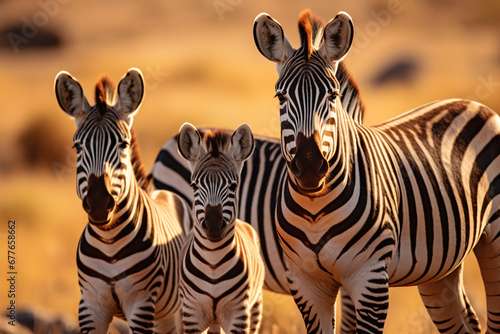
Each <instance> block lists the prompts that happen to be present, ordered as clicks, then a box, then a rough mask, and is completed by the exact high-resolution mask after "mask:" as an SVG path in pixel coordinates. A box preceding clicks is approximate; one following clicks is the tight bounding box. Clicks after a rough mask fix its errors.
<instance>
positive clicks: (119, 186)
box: [74, 108, 133, 215]
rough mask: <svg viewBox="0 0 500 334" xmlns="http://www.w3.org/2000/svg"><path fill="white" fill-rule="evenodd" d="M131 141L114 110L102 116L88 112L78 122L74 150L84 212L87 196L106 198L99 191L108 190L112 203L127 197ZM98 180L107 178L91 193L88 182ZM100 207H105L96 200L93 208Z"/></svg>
mask: <svg viewBox="0 0 500 334" xmlns="http://www.w3.org/2000/svg"><path fill="white" fill-rule="evenodd" d="M130 140H131V133H130V130H129V127H128V125H127V123H126V122H125V121H124V120H123V119H121V117H120V116H119V115H118V113H116V112H115V111H114V109H113V108H108V110H107V112H106V113H105V114H104V115H100V113H99V112H98V111H95V112H92V110H91V112H90V113H89V114H88V115H87V117H85V118H84V119H82V121H81V122H80V124H79V127H78V130H77V131H76V133H75V135H74V143H75V145H74V147H75V149H76V151H77V164H76V166H77V194H78V197H80V199H82V201H84V208H85V209H86V211H87V209H88V208H86V207H85V206H86V205H87V204H88V201H89V200H91V199H89V198H88V197H89V196H105V194H102V192H104V191H107V192H108V194H109V196H111V197H112V198H113V201H114V202H116V203H118V202H119V201H120V200H121V199H123V198H124V197H125V196H126V195H127V193H128V190H127V189H128V188H129V185H130V179H129V178H130V176H131V175H132V174H133V172H132V166H131V164H130V152H129V144H130ZM99 178H107V179H108V180H107V181H106V187H102V186H99V188H100V191H99V192H95V191H90V190H91V189H89V188H90V187H91V184H90V180H91V179H99ZM99 182H101V181H98V183H96V184H100V183H99ZM99 203H100V204H99ZM99 205H100V206H106V205H108V204H107V203H105V202H103V201H100V200H96V203H94V208H95V206H99ZM101 209H102V208H101ZM87 212H88V211H87ZM89 215H90V213H89Z"/></svg>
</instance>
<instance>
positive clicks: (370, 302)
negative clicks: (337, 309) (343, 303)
mask: <svg viewBox="0 0 500 334" xmlns="http://www.w3.org/2000/svg"><path fill="white" fill-rule="evenodd" d="M372 268H373V267H372ZM350 277H351V278H350V279H347V280H346V282H345V285H344V287H345V289H346V291H347V292H348V293H349V296H350V297H351V299H352V301H353V302H354V308H355V313H356V333H374V334H382V331H383V330H384V325H385V319H386V318H387V309H388V308H389V275H388V274H387V271H386V269H385V264H382V265H379V266H375V267H374V268H373V269H371V270H370V269H368V270H366V269H363V270H362V271H358V272H355V273H353V274H352V275H351V276H350Z"/></svg>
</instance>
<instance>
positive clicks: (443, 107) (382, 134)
mask: <svg viewBox="0 0 500 334" xmlns="http://www.w3.org/2000/svg"><path fill="white" fill-rule="evenodd" d="M353 30H354V29H353V24H352V21H351V18H350V17H349V16H348V15H347V14H345V13H339V14H338V15H337V16H336V17H335V18H334V19H332V20H331V21H330V22H329V23H328V24H327V25H326V26H323V25H322V24H321V23H320V20H319V19H317V18H315V17H313V16H312V15H311V14H310V12H308V11H305V12H303V13H302V14H301V15H300V18H299V32H300V37H301V47H300V48H299V49H294V48H293V47H292V46H291V44H290V43H289V41H288V40H287V39H286V37H285V35H284V33H283V29H282V28H281V26H280V25H279V23H278V22H277V21H275V20H274V19H272V18H271V17H270V16H269V15H267V14H261V15H259V16H258V17H257V18H256V20H255V24H254V30H253V31H254V38H255V41H256V44H257V47H258V49H259V51H260V52H261V53H262V54H263V55H264V56H265V57H266V58H267V59H269V60H271V61H273V62H275V63H276V64H277V70H278V74H279V79H278V81H277V83H276V94H277V95H278V97H279V99H280V115H281V148H282V151H283V156H284V157H285V159H286V162H287V169H288V173H287V175H286V180H285V182H283V183H282V184H281V187H280V189H279V191H278V205H277V209H276V217H277V230H278V235H279V238H280V243H281V245H282V247H283V251H284V253H285V257H286V259H287V262H288V265H289V271H288V274H287V277H288V281H289V284H290V289H291V292H292V295H293V296H294V299H295V301H296V303H297V306H298V308H299V310H300V311H301V312H302V315H303V318H304V322H305V325H306V328H307V331H308V332H309V333H332V331H333V330H334V327H335V324H334V314H333V312H332V310H334V305H335V296H336V295H337V291H338V289H339V287H340V286H343V287H344V288H345V289H346V290H347V292H348V293H349V295H350V297H351V299H352V300H353V301H354V304H355V315H356V331H357V333H382V331H383V327H384V322H385V319H386V315H387V309H388V296H389V295H388V287H389V286H409V285H418V288H419V291H420V294H421V297H422V299H423V301H424V304H425V305H426V307H427V310H428V312H429V315H430V316H431V318H432V320H433V321H434V323H435V324H436V326H437V327H438V329H439V331H440V332H448V333H479V331H480V329H479V322H478V318H477V316H476V315H475V313H474V311H473V310H472V307H471V305H470V302H469V300H468V298H467V296H466V294H465V290H464V287H463V282H462V269H463V261H464V258H465V257H466V256H467V255H468V254H469V253H470V252H471V251H472V250H474V252H475V254H476V257H477V259H478V263H479V266H480V268H481V274H482V277H483V282H484V284H485V288H486V298H487V304H488V323H487V326H488V332H491V333H498V332H500V281H499V277H500V118H499V117H498V115H496V114H495V113H494V112H493V111H492V110H490V109H488V108H487V107H485V106H483V105H481V104H479V103H475V102H471V101H464V100H445V101H438V102H434V103H431V104H428V105H426V106H423V107H420V108H417V109H415V110H413V111H411V112H409V113H406V114H404V115H402V116H400V117H397V118H396V119H394V120H392V121H389V122H386V123H384V124H382V125H379V126H376V127H371V128H370V127H365V126H363V125H361V124H359V123H355V122H354V121H353V120H352V118H351V117H349V116H348V114H347V113H346V112H345V110H344V109H343V107H342V106H341V104H340V99H339V94H338V91H339V83H338V80H337V78H336V76H335V75H336V70H337V65H338V61H339V60H340V59H342V58H343V57H344V56H345V55H346V54H347V52H348V50H349V48H350V46H351V43H352V39H353Z"/></svg>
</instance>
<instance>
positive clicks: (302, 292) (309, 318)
mask: <svg viewBox="0 0 500 334" xmlns="http://www.w3.org/2000/svg"><path fill="white" fill-rule="evenodd" d="M287 279H288V285H289V287H290V293H291V295H292V297H293V299H294V301H295V304H296V305H297V308H298V309H299V311H300V313H301V314H302V318H303V320H304V324H305V326H306V330H307V333H318V334H319V333H323V334H326V333H328V334H330V333H334V330H335V300H336V298H337V293H338V289H339V287H338V286H333V285H332V284H328V283H326V282H322V281H316V280H315V279H314V278H312V277H311V276H305V275H304V276H303V277H302V276H299V275H297V274H295V273H294V272H292V271H291V270H288V271H287Z"/></svg>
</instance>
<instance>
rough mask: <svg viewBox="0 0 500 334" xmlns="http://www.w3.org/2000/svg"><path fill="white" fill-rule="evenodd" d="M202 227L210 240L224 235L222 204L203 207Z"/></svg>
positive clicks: (218, 238)
mask: <svg viewBox="0 0 500 334" xmlns="http://www.w3.org/2000/svg"><path fill="white" fill-rule="evenodd" d="M202 227H204V228H205V229H206V231H207V236H208V239H210V240H212V241H216V240H220V239H222V237H223V235H224V218H223V217H222V206H221V205H220V204H219V205H215V206H212V205H207V206H206V207H205V221H204V224H202Z"/></svg>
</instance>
